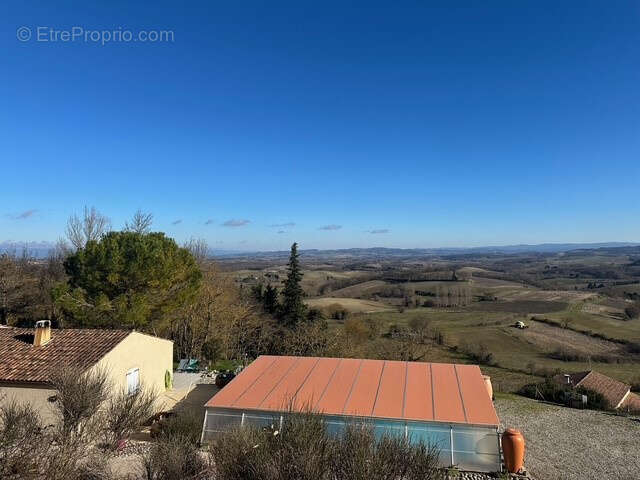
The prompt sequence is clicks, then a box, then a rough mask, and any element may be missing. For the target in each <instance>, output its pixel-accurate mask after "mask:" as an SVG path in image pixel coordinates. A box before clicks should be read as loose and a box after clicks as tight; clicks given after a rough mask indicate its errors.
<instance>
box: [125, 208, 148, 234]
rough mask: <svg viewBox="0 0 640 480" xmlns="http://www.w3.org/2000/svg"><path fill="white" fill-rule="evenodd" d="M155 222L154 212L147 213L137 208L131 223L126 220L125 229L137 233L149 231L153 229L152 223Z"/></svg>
mask: <svg viewBox="0 0 640 480" xmlns="http://www.w3.org/2000/svg"><path fill="white" fill-rule="evenodd" d="M152 223H153V213H145V212H143V211H142V210H140V209H138V210H136V213H134V214H133V218H132V219H131V223H129V222H125V224H124V229H125V230H126V231H127V232H135V233H149V232H150V231H151V224H152Z"/></svg>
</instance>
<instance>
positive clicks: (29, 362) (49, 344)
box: [0, 320, 173, 419]
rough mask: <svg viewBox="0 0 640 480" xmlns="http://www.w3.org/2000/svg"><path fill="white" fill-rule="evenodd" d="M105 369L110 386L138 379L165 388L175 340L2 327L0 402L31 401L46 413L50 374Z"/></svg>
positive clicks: (131, 385)
mask: <svg viewBox="0 0 640 480" xmlns="http://www.w3.org/2000/svg"><path fill="white" fill-rule="evenodd" d="M69 367H72V368H77V369H79V370H80V371H83V372H90V371H92V370H94V371H98V370H100V371H104V372H106V373H107V374H108V376H109V380H110V382H111V385H112V386H113V391H119V390H122V389H125V390H126V391H128V392H134V391H136V390H137V389H138V388H139V386H140V385H141V384H144V385H145V386H148V387H150V388H154V389H155V390H156V391H157V392H163V391H164V390H165V388H166V387H167V386H168V385H169V384H170V381H168V380H170V378H171V374H172V368H173V342H171V341H169V340H165V339H162V338H157V337H154V336H152V335H146V334H143V333H140V332H136V331H128V330H104V329H52V328H51V323H50V322H49V321H47V320H45V321H40V322H37V324H36V328H35V329H27V328H12V327H8V328H0V402H10V401H18V402H28V403H31V404H32V405H33V406H34V407H35V408H36V409H37V410H38V411H39V412H40V414H41V415H42V416H43V417H44V418H45V419H49V418H50V414H51V408H50V406H51V405H50V403H51V401H53V397H54V395H55V391H54V390H53V388H52V386H51V383H50V382H51V378H52V375H54V374H55V372H57V371H60V370H61V369H65V368H69Z"/></svg>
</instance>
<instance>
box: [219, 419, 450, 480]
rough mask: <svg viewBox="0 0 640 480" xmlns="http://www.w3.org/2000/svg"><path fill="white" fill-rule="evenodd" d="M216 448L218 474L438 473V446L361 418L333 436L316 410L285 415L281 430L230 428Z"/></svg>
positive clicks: (257, 477)
mask: <svg viewBox="0 0 640 480" xmlns="http://www.w3.org/2000/svg"><path fill="white" fill-rule="evenodd" d="M274 423H275V424H277V422H274ZM212 452H213V453H212V456H213V461H214V465H213V468H214V470H215V472H216V477H215V478H216V479H218V480H240V479H243V480H289V479H291V480H294V479H295V480H347V479H348V480H352V479H355V480H397V479H400V478H402V479H405V480H418V479H420V480H430V479H434V478H437V475H439V471H438V452H437V450H436V449H435V448H432V447H428V446H425V445H422V444H418V445H412V444H411V443H410V442H409V441H408V440H407V439H405V438H404V437H402V436H399V437H396V436H389V435H382V436H381V437H379V438H377V437H376V435H375V434H374V433H373V430H372V428H370V426H366V425H362V424H352V425H348V426H347V427H346V429H345V431H344V433H343V434H341V435H339V436H330V435H328V433H327V431H326V429H325V426H324V424H323V421H322V418H321V417H320V416H318V415H314V414H313V413H302V414H298V413H290V414H288V415H285V418H284V421H283V428H282V430H281V431H279V430H277V429H275V428H274V427H271V428H265V429H260V428H257V427H244V428H241V429H236V430H234V431H231V432H228V433H226V434H224V435H223V436H221V437H220V438H219V439H218V440H216V441H215V442H214V444H213V446H212Z"/></svg>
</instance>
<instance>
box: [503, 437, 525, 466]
mask: <svg viewBox="0 0 640 480" xmlns="http://www.w3.org/2000/svg"><path fill="white" fill-rule="evenodd" d="M502 454H503V455H504V464H505V466H506V467H507V471H508V472H509V473H518V472H519V471H521V470H522V467H523V466H524V437H523V436H522V433H520V430H516V429H515V428H507V429H506V430H505V432H504V433H503V434H502Z"/></svg>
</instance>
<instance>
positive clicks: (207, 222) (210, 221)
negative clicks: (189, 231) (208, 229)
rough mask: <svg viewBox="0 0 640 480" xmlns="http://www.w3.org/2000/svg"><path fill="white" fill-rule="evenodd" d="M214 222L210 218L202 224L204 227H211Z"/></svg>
mask: <svg viewBox="0 0 640 480" xmlns="http://www.w3.org/2000/svg"><path fill="white" fill-rule="evenodd" d="M214 221H215V220H213V219H211V218H210V219H209V220H207V221H206V222H204V224H205V225H211V224H212V223H213V222H214Z"/></svg>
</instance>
